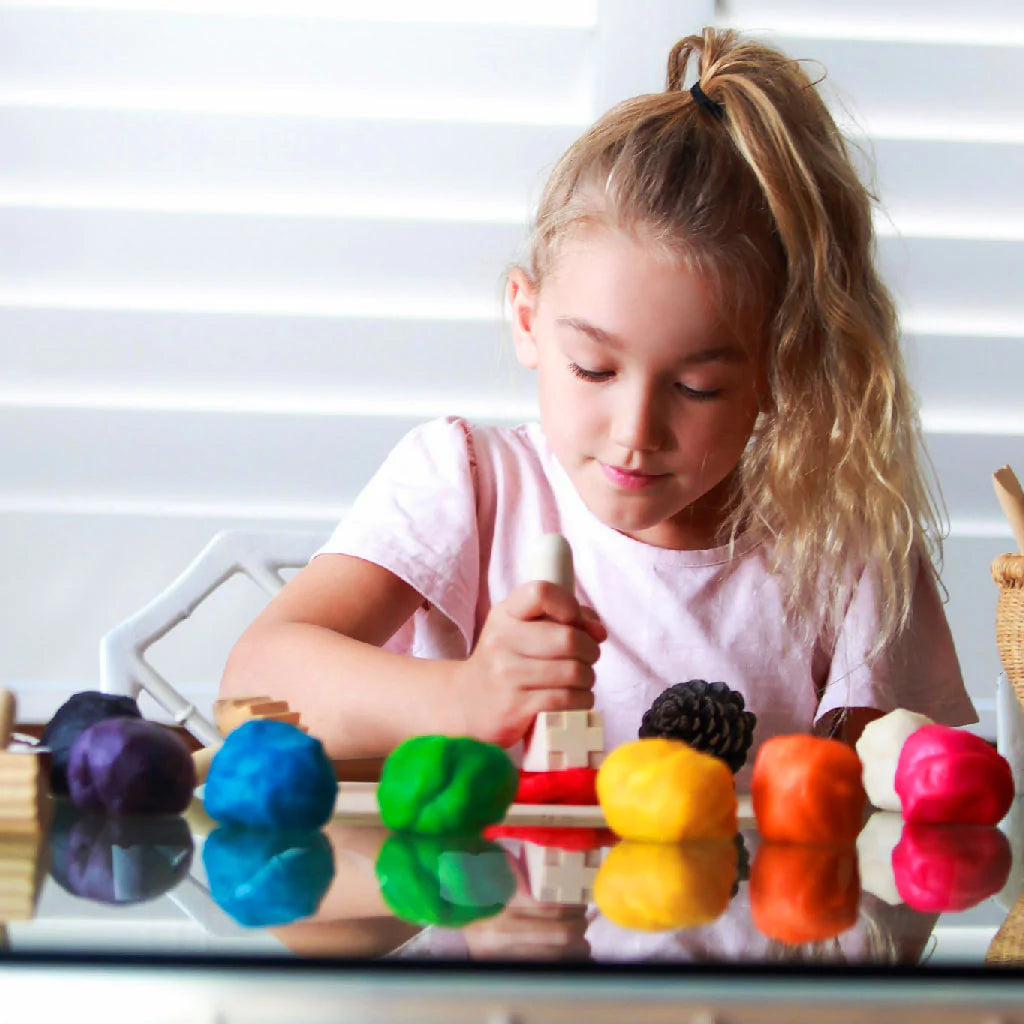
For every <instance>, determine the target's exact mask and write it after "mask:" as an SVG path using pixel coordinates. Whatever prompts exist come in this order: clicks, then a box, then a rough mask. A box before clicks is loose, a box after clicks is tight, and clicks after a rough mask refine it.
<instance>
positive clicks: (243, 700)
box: [213, 697, 308, 736]
mask: <svg viewBox="0 0 1024 1024" xmlns="http://www.w3.org/2000/svg"><path fill="white" fill-rule="evenodd" d="M213 718H214V721H215V722H216V723H217V728H218V729H220V731H221V733H222V734H223V735H225V736H227V735H228V733H230V732H232V731H233V730H235V729H237V728H238V727H239V726H240V725H241V724H242V723H243V722H248V721H250V720H251V719H253V718H272V719H273V720H274V721H275V722H288V723H289V724H290V725H295V726H298V727H299V728H300V729H301V730H302V731H303V732H307V731H308V730H307V729H306V727H305V726H304V725H303V724H302V723H301V722H300V721H299V713H298V711H292V710H290V709H289V707H288V702H287V701H284V700H274V698H273V697H229V698H227V699H226V700H218V701H214V704H213Z"/></svg>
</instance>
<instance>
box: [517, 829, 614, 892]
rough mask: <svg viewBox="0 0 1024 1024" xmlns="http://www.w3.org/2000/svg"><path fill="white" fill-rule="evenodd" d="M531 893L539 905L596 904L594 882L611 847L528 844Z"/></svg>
mask: <svg viewBox="0 0 1024 1024" xmlns="http://www.w3.org/2000/svg"><path fill="white" fill-rule="evenodd" d="M524 849H525V853H526V870H527V874H528V875H529V879H530V893H531V894H532V895H533V898H534V899H535V900H537V902H538V903H592V902H593V899H594V879H595V878H597V870H598V868H599V867H600V866H601V862H602V861H603V860H604V857H605V854H606V853H607V848H606V847H603V846H599V847H596V848H594V849H592V850H560V849H559V848H558V847H556V846H538V845H537V844H536V843H526V844H524Z"/></svg>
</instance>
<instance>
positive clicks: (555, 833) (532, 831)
mask: <svg viewBox="0 0 1024 1024" xmlns="http://www.w3.org/2000/svg"><path fill="white" fill-rule="evenodd" d="M484 838H485V839H522V840H524V841H525V842H528V843H535V844H536V845H537V846H550V847H554V848H555V849H557V850H596V849H597V848H598V847H601V846H614V845H615V844H616V843H617V842H618V841H619V837H618V836H617V835H616V834H615V833H614V832H612V830H611V829H608V828H589V827H588V828H569V827H567V826H564V825H491V826H490V827H488V828H485V829H484Z"/></svg>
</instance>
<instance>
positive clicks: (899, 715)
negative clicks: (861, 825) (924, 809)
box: [857, 708, 933, 811]
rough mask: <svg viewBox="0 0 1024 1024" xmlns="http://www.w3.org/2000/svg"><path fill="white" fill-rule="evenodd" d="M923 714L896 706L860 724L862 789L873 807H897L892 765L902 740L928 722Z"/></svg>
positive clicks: (894, 772) (885, 809) (898, 805)
mask: <svg viewBox="0 0 1024 1024" xmlns="http://www.w3.org/2000/svg"><path fill="white" fill-rule="evenodd" d="M932 724H933V723H932V720H931V719H930V718H929V717H928V716H927V715H919V714H917V713H916V712H914V711H904V710H903V708H897V709H896V710H895V711H890V712H889V714H887V715H883V716H882V717H881V718H877V719H875V721H873V722H870V723H869V724H868V725H866V726H865V727H864V731H863V732H862V733H861V735H860V739H859V740H857V756H858V757H859V758H860V763H861V767H862V769H863V771H862V776H861V777H862V779H863V781H864V792H865V793H867V795H868V799H869V800H870V801H871V803H872V804H873V805H874V806H875V807H880V808H881V809H882V810H883V811H901V810H902V809H903V808H902V807H901V806H900V798H899V797H898V796H897V795H896V765H897V764H898V763H899V759H900V751H901V750H902V749H903V744H904V743H906V742H907V740H908V739H909V738H910V735H911V733H915V732H917V730H918V729H920V728H921V726H922V725H932Z"/></svg>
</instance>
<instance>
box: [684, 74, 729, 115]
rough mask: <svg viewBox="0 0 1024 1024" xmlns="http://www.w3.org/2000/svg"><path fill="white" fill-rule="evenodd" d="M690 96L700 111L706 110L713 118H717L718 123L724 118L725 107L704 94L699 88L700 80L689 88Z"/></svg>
mask: <svg viewBox="0 0 1024 1024" xmlns="http://www.w3.org/2000/svg"><path fill="white" fill-rule="evenodd" d="M690 95H691V96H692V97H693V99H694V102H695V103H696V104H697V106H698V107H700V108H701V110H706V111H707V112H708V113H709V114H711V115H712V116H713V117H717V118H718V120H719V121H721V120H722V118H724V117H725V107H723V106H722V104H721V103H718V102H716V101H715V100H713V99H712V98H711V97H710V96H708V94H707V93H706V92H704V90H703V89H702V88H701V87H700V79H698V80H697V81H696V82H694V83H693V85H691V86H690Z"/></svg>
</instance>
